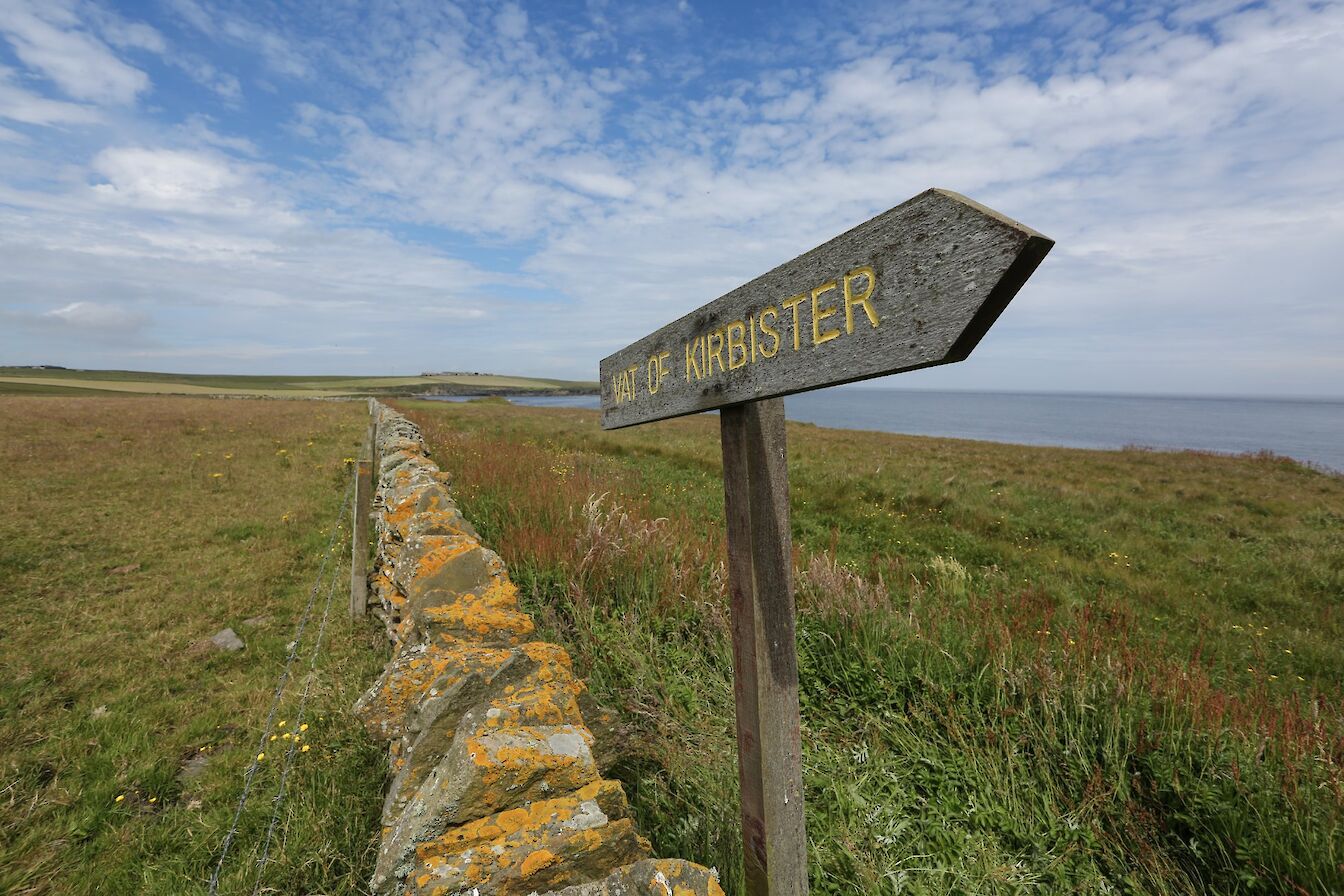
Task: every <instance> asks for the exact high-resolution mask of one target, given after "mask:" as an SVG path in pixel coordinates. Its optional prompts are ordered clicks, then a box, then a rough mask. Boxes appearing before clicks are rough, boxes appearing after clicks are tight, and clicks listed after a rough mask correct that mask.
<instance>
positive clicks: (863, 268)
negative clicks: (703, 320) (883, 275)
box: [612, 264, 882, 404]
mask: <svg viewBox="0 0 1344 896" xmlns="http://www.w3.org/2000/svg"><path fill="white" fill-rule="evenodd" d="M832 292H838V293H839V294H840V296H837V297H832V296H827V293H832ZM876 292H877V272H876V271H875V270H874V269H873V267H872V265H867V264H865V265H860V266H859V267H856V268H854V269H852V270H850V271H849V272H848V273H846V274H845V275H844V276H843V277H838V278H836V279H833V280H827V281H825V282H823V283H820V284H818V285H817V286H814V287H812V288H811V289H809V290H807V291H806V292H801V293H799V294H798V295H796V296H790V297H789V298H788V299H785V300H784V301H782V302H780V303H779V304H778V305H767V306H765V307H764V308H762V309H760V311H758V312H756V313H754V314H748V315H747V316H746V319H745V320H741V319H739V320H734V321H731V322H729V323H728V324H726V325H724V326H722V327H718V328H717V329H714V330H710V331H709V332H707V333H701V334H699V335H697V336H692V337H691V338H689V339H687V340H686V341H685V343H684V344H683V350H684V358H685V376H686V379H685V381H686V382H687V383H692V382H696V381H698V380H703V379H705V378H706V377H710V376H713V375H714V372H715V369H716V367H717V370H718V372H719V373H722V374H726V373H729V372H731V371H734V370H741V369H742V368H743V367H746V366H747V365H749V364H756V363H758V362H760V361H769V360H771V359H772V358H776V357H778V356H779V350H780V349H781V348H783V346H784V343H785V341H786V339H787V337H786V336H785V334H784V332H783V331H784V330H786V329H787V328H788V326H789V320H788V318H787V316H786V315H785V311H786V310H787V311H792V312H793V350H794V351H795V352H797V351H801V350H802V347H803V312H802V311H800V310H799V308H800V307H802V306H804V305H806V304H807V303H808V301H809V299H810V300H811V303H810V307H809V311H810V312H811V317H810V318H809V319H810V321H811V324H812V346H813V347H814V348H815V347H817V346H820V345H824V344H825V343H827V342H830V341H831V340H832V339H836V338H838V337H840V336H842V335H845V334H847V333H848V334H853V333H854V316H855V314H854V309H855V308H862V309H863V313H864V316H865V317H867V319H868V323H869V325H870V326H871V327H872V328H873V329H876V328H877V327H878V326H879V325H880V324H881V323H882V320H881V318H880V317H879V316H878V313H877V305H876V302H875V301H874V296H875V294H876ZM841 297H843V301H842V302H841V301H838V300H839V299H840V298H841ZM827 298H830V299H831V300H832V301H836V302H837V304H833V305H827V304H825V300H826V299H827ZM842 304H843V307H844V309H845V327H844V329H843V330H841V329H839V327H838V326H835V327H829V328H828V327H826V326H825V321H826V320H827V319H828V318H831V317H835V316H836V315H838V314H839V313H840V307H841V305H842ZM781 318H783V320H782V321H781ZM781 322H782V324H783V326H781V325H780V324H781ZM670 357H671V352H654V353H653V354H650V355H649V356H648V358H647V359H646V360H645V362H644V382H645V388H647V389H648V394H649V395H657V394H658V393H659V392H660V391H662V389H663V387H664V385H665V383H664V381H665V380H667V379H668V378H669V377H670V376H671V373H672V371H671V369H670V367H669V365H668V359H669V358H670ZM638 372H639V365H638V364H636V365H632V366H631V367H629V368H627V369H625V370H621V371H618V372H617V373H615V374H613V375H612V390H613V392H614V393H615V397H616V403H617V404H622V403H624V402H627V401H634V400H636V399H637V398H638V397H639V381H638Z"/></svg>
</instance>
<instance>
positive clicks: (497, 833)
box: [415, 780, 628, 864]
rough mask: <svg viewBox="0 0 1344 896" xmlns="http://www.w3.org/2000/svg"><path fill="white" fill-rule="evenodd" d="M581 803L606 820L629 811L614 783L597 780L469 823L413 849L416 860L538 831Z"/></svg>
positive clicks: (570, 814)
mask: <svg viewBox="0 0 1344 896" xmlns="http://www.w3.org/2000/svg"><path fill="white" fill-rule="evenodd" d="M584 803H592V804H594V805H596V806H598V807H600V809H601V811H602V812H603V813H604V814H605V815H606V816H607V817H608V818H623V817H625V815H626V812H627V811H628V806H627V804H626V801H625V792H624V791H623V790H622V789H621V785H620V784H618V783H617V782H615V781H607V780H598V781H593V782H592V783H591V784H587V785H585V786H583V787H581V788H579V789H578V790H576V791H574V792H573V793H571V794H568V795H566V796H562V797H556V798H554V799H548V800H537V801H536V802H532V803H529V804H528V805H526V806H522V807H520V808H517V809H507V810H505V811H503V812H498V813H496V814H494V815H490V816H487V817H485V818H482V819H479V820H477V821H469V822H467V823H466V824H464V825H461V826H459V827H456V828H453V829H452V830H450V831H448V832H447V833H445V834H443V835H442V836H440V837H436V838H434V839H433V840H428V841H426V842H424V843H421V844H419V845H418V846H417V847H416V850H415V853H416V859H417V860H418V861H420V862H421V863H425V864H430V863H433V862H434V861H435V860H436V859H439V860H441V857H442V856H445V855H451V854H455V853H460V852H463V851H464V850H467V849H470V848H472V847H476V846H481V845H483V844H486V843H489V842H491V841H493V840H498V839H500V838H501V837H508V836H510V835H512V834H515V833H518V832H519V831H526V830H539V829H541V828H542V827H543V826H544V825H546V824H548V823H555V822H559V823H561V824H563V823H564V822H567V821H569V820H570V819H572V818H573V817H574V816H575V814H576V813H577V812H578V811H579V810H580V808H581V807H582V806H583V804H584Z"/></svg>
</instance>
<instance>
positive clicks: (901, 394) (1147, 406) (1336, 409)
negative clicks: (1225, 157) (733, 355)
mask: <svg viewBox="0 0 1344 896" xmlns="http://www.w3.org/2000/svg"><path fill="white" fill-rule="evenodd" d="M453 398H454V399H457V400H465V399H464V398H461V397H458V396H453ZM511 400H512V401H513V402H514V403H515V404H520V405H532V406H538V407H577V408H597V407H598V397H597V396H596V395H537V396H514V397H512V398H511ZM784 403H785V408H786V410H787V414H788V416H789V419H791V420H801V421H804V422H807V423H815V424H817V425H818V426H829V427H835V428H838V429H870V430H877V431H880V432H897V433H906V434H908V435H924V436H944V437H948V438H955V439H981V440H985V441H991V442H1015V443H1018V444H1023V445H1060V446H1064V447H1068V448H1099V449H1115V448H1126V447H1143V448H1155V449H1161V450H1178V451H1179V450H1185V449H1193V450H1198V451H1215V452H1221V453H1226V454H1243V453H1248V452H1252V453H1253V452H1260V451H1269V452H1273V453H1274V454H1280V455H1283V456H1285V457H1291V458H1293V459H1294V460H1299V461H1302V462H1304V463H1308V464H1311V465H1313V466H1316V467H1320V468H1324V469H1327V470H1330V471H1333V472H1338V473H1344V400H1327V399H1289V398H1211V397H1173V396H1157V395H1091V394H1081V393H1052V392H963V391H955V392H954V391H931V390H915V389H891V388H883V387H873V386H834V387H831V388H829V389H823V390H820V391H817V392H807V393H803V394H801V395H790V396H789V397H788V398H786V399H784Z"/></svg>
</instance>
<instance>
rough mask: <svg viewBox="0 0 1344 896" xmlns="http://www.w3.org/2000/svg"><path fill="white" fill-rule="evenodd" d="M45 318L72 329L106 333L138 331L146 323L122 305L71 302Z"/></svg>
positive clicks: (142, 318)
mask: <svg viewBox="0 0 1344 896" xmlns="http://www.w3.org/2000/svg"><path fill="white" fill-rule="evenodd" d="M45 317H47V318H49V319H53V320H58V321H60V322H61V323H63V324H68V325H69V326H72V327H78V328H81V329H88V330H98V331H101V332H104V333H121V332H125V331H128V330H138V329H140V328H141V327H142V326H144V323H145V317H144V315H143V314H139V313H137V312H135V311H131V310H130V309H127V308H123V307H121V306H120V305H105V304H100V303H98V302H71V303H70V304H68V305H64V306H62V307H60V308H54V309H52V310H51V311H48V312H46V314H45Z"/></svg>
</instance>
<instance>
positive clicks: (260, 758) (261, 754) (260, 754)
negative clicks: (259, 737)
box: [257, 753, 266, 762]
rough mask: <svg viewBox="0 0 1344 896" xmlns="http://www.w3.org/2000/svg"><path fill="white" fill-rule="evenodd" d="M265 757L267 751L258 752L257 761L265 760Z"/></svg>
mask: <svg viewBox="0 0 1344 896" xmlns="http://www.w3.org/2000/svg"><path fill="white" fill-rule="evenodd" d="M265 759H266V754H265V753H258V754H257V761H258V762H263V761H265Z"/></svg>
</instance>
